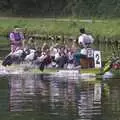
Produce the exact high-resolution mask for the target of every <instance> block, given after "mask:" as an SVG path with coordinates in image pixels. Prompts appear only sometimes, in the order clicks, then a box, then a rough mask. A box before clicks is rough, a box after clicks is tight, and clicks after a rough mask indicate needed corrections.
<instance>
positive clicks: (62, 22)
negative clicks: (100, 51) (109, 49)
mask: <svg viewBox="0 0 120 120" xmlns="http://www.w3.org/2000/svg"><path fill="white" fill-rule="evenodd" d="M0 23H1V24H0V35H1V36H7V35H8V33H9V31H10V30H11V29H12V28H13V27H14V26H15V25H18V26H19V27H23V28H25V31H26V32H27V33H30V34H36V33H37V34H55V35H61V34H62V35H63V34H64V35H69V36H77V35H79V28H80V27H85V28H86V31H87V32H89V33H92V34H93V35H94V36H95V37H99V38H100V39H101V40H102V39H105V38H109V39H119V38H120V33H119V31H120V28H119V27H118V26H119V24H120V20H119V19H113V20H112V19H110V20H95V19H94V20H92V19H89V20H83V19H75V18H66V19H58V18H57V19H55V18H12V17H11V18H9V17H1V18H0Z"/></svg>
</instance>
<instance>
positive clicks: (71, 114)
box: [0, 46, 120, 120]
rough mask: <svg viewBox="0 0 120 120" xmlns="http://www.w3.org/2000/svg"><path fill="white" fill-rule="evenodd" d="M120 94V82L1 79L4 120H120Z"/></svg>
mask: <svg viewBox="0 0 120 120" xmlns="http://www.w3.org/2000/svg"><path fill="white" fill-rule="evenodd" d="M100 47H101V46H99V48H100ZM107 47H108V46H107ZM105 50H106V48H105V47H104V48H103V50H102V51H105ZM4 52H5V53H4ZM5 54H6V51H2V52H1V53H0V56H1V58H2V57H3V56H4V55H5ZM109 55H110V51H109ZM119 91H120V80H119V78H117V79H115V78H114V79H113V78H111V79H102V78H101V79H97V78H95V77H92V78H87V79H82V78H76V77H75V78H70V77H69V76H68V77H58V76H54V75H51V74H15V75H1V76H0V120H27V119H28V120H119V119H120V106H119V105H120V92H119Z"/></svg>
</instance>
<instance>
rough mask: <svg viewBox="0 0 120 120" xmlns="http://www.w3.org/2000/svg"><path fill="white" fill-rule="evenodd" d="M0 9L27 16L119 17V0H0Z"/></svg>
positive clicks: (3, 11)
mask: <svg viewBox="0 0 120 120" xmlns="http://www.w3.org/2000/svg"><path fill="white" fill-rule="evenodd" d="M0 11H1V13H3V14H5V13H6V15H9V12H11V15H13V16H29V17H33V16H41V17H58V16H76V17H79V16H80V17H81V16H83V17H91V16H98V17H119V16H120V0H19V1H18V0H1V1H0ZM1 15H2V14H1Z"/></svg>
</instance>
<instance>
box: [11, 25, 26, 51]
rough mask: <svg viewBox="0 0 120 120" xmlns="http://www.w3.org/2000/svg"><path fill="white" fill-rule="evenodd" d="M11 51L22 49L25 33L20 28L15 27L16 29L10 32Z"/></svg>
mask: <svg viewBox="0 0 120 120" xmlns="http://www.w3.org/2000/svg"><path fill="white" fill-rule="evenodd" d="M9 39H10V44H11V52H12V53H13V52H15V51H16V50H18V49H22V46H23V40H24V35H23V34H22V32H21V31H20V28H17V27H14V30H13V31H12V32H11V33H10V34H9Z"/></svg>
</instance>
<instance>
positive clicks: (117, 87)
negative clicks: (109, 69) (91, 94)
mask: <svg viewBox="0 0 120 120" xmlns="http://www.w3.org/2000/svg"><path fill="white" fill-rule="evenodd" d="M108 86H109V94H107V96H105V95H104V96H103V100H102V108H103V113H104V114H103V116H104V117H105V118H107V119H109V120H117V119H119V118H120V81H119V79H117V80H116V79H112V81H110V80H109V81H108Z"/></svg>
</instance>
